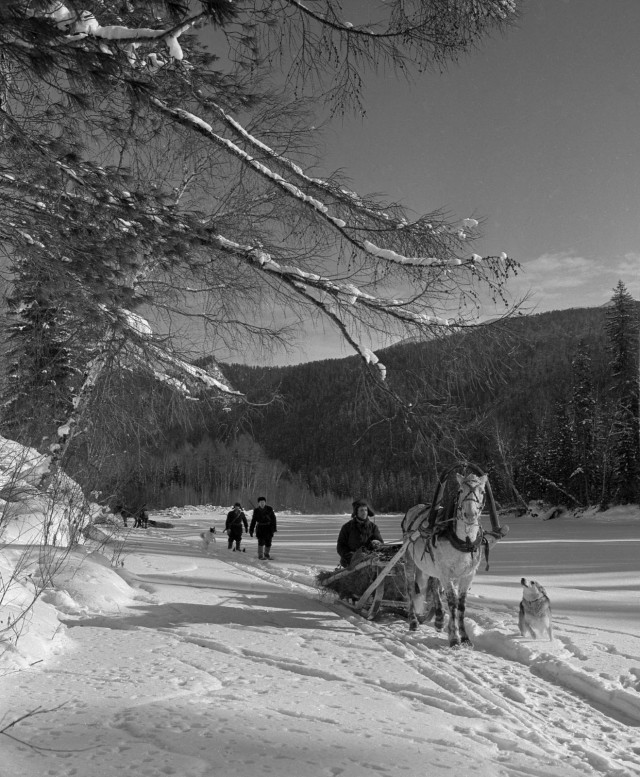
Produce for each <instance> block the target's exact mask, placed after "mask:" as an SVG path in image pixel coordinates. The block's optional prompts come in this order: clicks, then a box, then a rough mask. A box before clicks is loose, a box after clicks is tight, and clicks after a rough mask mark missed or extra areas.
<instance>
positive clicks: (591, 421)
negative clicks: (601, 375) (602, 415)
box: [570, 340, 599, 504]
mask: <svg viewBox="0 0 640 777" xmlns="http://www.w3.org/2000/svg"><path fill="white" fill-rule="evenodd" d="M571 378H572V387H571V397H570V408H571V414H572V424H573V443H574V451H573V461H572V464H571V466H572V467H573V473H572V475H571V481H572V483H578V484H579V495H580V499H581V501H582V503H583V504H591V503H592V502H593V500H594V498H595V496H596V488H597V483H598V481H599V478H598V473H597V469H596V468H597V464H596V461H597V459H596V440H595V427H596V399H595V396H594V390H593V380H592V364H591V356H590V353H589V349H588V347H587V346H586V344H585V342H584V340H580V342H579V343H578V347H577V349H576V352H575V355H574V357H573V359H572V361H571ZM577 488H578V486H574V489H576V490H577Z"/></svg>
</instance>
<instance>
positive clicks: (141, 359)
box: [105, 308, 243, 397]
mask: <svg viewBox="0 0 640 777" xmlns="http://www.w3.org/2000/svg"><path fill="white" fill-rule="evenodd" d="M105 310H106V308H105ZM108 313H109V315H110V317H111V319H112V320H114V322H115V321H117V324H115V326H116V327H117V332H118V333H119V334H121V333H122V332H124V333H126V334H127V335H128V337H127V340H128V347H127V352H128V353H130V354H132V355H133V357H134V359H135V360H136V361H137V362H138V363H139V364H140V365H141V366H143V367H148V368H149V369H150V370H151V371H152V373H153V374H154V375H155V377H156V378H157V379H158V380H161V381H163V382H165V383H168V384H170V385H173V386H174V387H176V388H179V389H180V391H181V392H182V393H184V394H186V395H190V392H189V390H188V388H187V385H186V382H185V381H191V382H195V383H200V384H201V385H202V386H204V387H205V388H206V389H211V390H214V391H218V392H220V393H221V394H226V395H229V396H235V397H240V396H243V395H242V393H241V392H240V391H236V390H235V389H233V388H231V386H229V385H228V383H227V382H226V381H225V379H224V376H223V375H222V372H220V370H217V372H218V377H215V376H213V375H211V374H210V372H209V371H207V370H204V369H202V368H201V367H196V366H195V365H193V364H189V362H186V361H185V360H184V359H180V358H179V357H178V356H175V355H174V354H172V353H170V352H169V351H168V350H167V349H166V348H163V347H162V346H161V345H159V344H158V343H157V342H155V341H154V339H153V337H154V335H153V330H152V328H151V326H150V324H149V322H148V321H147V320H146V319H145V318H143V317H142V316H140V315H139V314H138V313H134V312H132V311H131V310H126V309H125V308H119V309H118V310H117V311H115V312H112V311H108ZM150 357H154V358H155V359H157V360H158V362H159V363H161V364H163V365H165V366H169V367H171V368H173V369H174V370H175V371H176V372H177V374H178V377H177V378H176V377H175V376H172V375H169V374H168V373H167V372H166V370H161V369H159V368H158V367H155V366H153V365H152V364H151V363H150V362H151V359H150ZM180 376H181V377H182V378H184V379H185V380H181V379H180Z"/></svg>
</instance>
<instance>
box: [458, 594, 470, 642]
mask: <svg viewBox="0 0 640 777" xmlns="http://www.w3.org/2000/svg"><path fill="white" fill-rule="evenodd" d="M466 602H467V592H466V591H464V592H462V593H461V594H460V595H459V597H458V633H459V634H460V644H461V645H463V646H464V647H473V642H472V641H471V639H470V638H469V635H468V634H467V630H466V628H465V626H464V612H465V607H466Z"/></svg>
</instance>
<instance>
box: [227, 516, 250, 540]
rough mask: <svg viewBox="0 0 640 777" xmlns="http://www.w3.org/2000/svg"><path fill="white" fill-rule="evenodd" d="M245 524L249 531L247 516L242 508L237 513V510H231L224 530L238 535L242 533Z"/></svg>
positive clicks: (245, 528) (246, 529)
mask: <svg viewBox="0 0 640 777" xmlns="http://www.w3.org/2000/svg"><path fill="white" fill-rule="evenodd" d="M243 525H244V530H245V531H249V526H248V524H247V516H246V515H245V514H244V513H243V512H242V510H240V511H239V512H237V513H236V511H235V510H231V511H230V512H228V513H227V520H226V521H225V524H224V530H225V531H226V532H228V533H229V534H232V535H234V536H235V535H238V534H242V526H243Z"/></svg>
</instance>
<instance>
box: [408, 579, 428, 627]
mask: <svg viewBox="0 0 640 777" xmlns="http://www.w3.org/2000/svg"><path fill="white" fill-rule="evenodd" d="M425 584H426V580H425V576H424V574H423V573H422V572H421V571H420V570H419V569H418V568H417V567H416V570H415V572H414V578H413V581H410V582H409V591H408V592H407V600H408V605H409V630H410V631H415V630H416V629H417V628H418V625H419V623H420V619H421V617H422V613H423V611H424V594H425Z"/></svg>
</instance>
